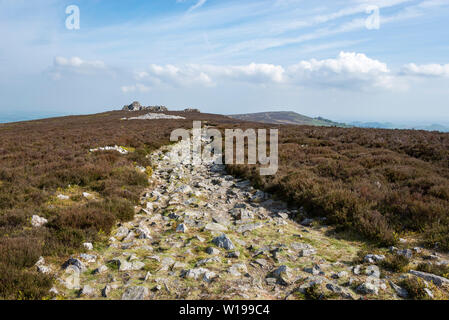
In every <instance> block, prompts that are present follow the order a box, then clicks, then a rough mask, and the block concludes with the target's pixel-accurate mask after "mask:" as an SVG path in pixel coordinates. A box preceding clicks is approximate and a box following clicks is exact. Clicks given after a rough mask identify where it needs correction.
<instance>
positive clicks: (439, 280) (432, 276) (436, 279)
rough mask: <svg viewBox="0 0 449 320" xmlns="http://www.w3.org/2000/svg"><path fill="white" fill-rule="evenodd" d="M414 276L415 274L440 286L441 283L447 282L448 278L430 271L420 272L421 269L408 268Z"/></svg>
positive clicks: (448, 281)
mask: <svg viewBox="0 0 449 320" xmlns="http://www.w3.org/2000/svg"><path fill="white" fill-rule="evenodd" d="M409 272H410V273H411V274H413V275H414V276H417V277H419V278H422V279H424V280H426V281H432V282H433V283H434V284H435V285H437V286H439V287H441V286H442V285H447V284H449V279H446V278H443V277H440V276H437V275H435V274H432V273H427V272H422V271H416V270H410V271H409Z"/></svg>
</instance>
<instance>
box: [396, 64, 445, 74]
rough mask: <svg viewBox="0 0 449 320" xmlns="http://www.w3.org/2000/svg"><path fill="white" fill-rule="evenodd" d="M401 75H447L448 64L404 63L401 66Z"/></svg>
mask: <svg viewBox="0 0 449 320" xmlns="http://www.w3.org/2000/svg"><path fill="white" fill-rule="evenodd" d="M401 73H402V74H403V75H410V76H423V77H449V64H435V63H432V64H423V65H416V64H414V63H409V64H406V65H405V66H404V67H403V68H402V72H401Z"/></svg>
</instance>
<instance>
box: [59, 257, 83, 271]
mask: <svg viewBox="0 0 449 320" xmlns="http://www.w3.org/2000/svg"><path fill="white" fill-rule="evenodd" d="M69 266H74V267H76V268H78V270H79V271H80V272H83V271H84V270H86V267H85V265H84V263H82V262H81V260H79V259H75V258H69V259H68V260H67V261H66V262H64V263H63V264H62V268H63V269H67V268H68V267H69Z"/></svg>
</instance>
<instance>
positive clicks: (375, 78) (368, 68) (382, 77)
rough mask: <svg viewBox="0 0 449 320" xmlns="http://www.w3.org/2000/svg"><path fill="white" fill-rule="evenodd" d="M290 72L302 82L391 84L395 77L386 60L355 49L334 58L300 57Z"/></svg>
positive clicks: (344, 85)
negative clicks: (376, 58) (302, 59)
mask: <svg viewBox="0 0 449 320" xmlns="http://www.w3.org/2000/svg"><path fill="white" fill-rule="evenodd" d="M288 74H289V77H290V78H291V80H292V81H293V82H296V83H299V84H301V85H303V86H307V85H313V84H316V85H325V86H335V87H349V88H353V87H383V88H391V87H392V86H393V81H394V79H393V77H392V75H391V72H390V70H389V69H388V67H387V64H386V63H383V62H381V61H379V60H375V59H371V58H369V57H367V56H366V55H365V54H363V53H355V52H340V54H339V55H338V57H337V58H335V59H325V60H316V59H311V60H307V61H301V62H300V63H298V64H296V65H293V66H290V67H289V68H288Z"/></svg>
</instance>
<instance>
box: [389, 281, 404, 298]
mask: <svg viewBox="0 0 449 320" xmlns="http://www.w3.org/2000/svg"><path fill="white" fill-rule="evenodd" d="M390 286H391V287H392V288H393V290H394V291H395V292H396V294H397V295H398V296H399V297H401V298H404V299H406V298H408V292H407V290H405V289H404V288H402V287H400V286H398V285H397V284H395V283H394V282H393V281H390Z"/></svg>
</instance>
